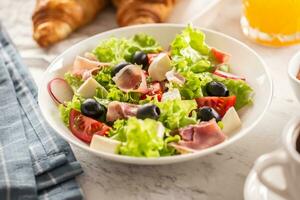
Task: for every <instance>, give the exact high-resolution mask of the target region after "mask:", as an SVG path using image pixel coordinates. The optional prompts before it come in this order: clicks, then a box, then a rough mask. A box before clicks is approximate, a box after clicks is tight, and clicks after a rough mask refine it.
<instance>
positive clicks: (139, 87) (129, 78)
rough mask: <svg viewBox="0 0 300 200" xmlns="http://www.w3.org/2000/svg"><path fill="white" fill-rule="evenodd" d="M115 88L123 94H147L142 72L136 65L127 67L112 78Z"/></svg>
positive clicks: (144, 76)
mask: <svg viewBox="0 0 300 200" xmlns="http://www.w3.org/2000/svg"><path fill="white" fill-rule="evenodd" d="M113 81H114V82H115V83H116V85H117V87H118V88H119V89H120V90H122V91H124V92H139V93H143V94H145V93H147V92H148V88H147V82H146V75H145V73H144V71H143V70H142V69H141V67H140V66H138V65H127V66H126V67H124V68H122V69H121V70H120V71H119V72H118V73H117V74H116V75H115V76H114V78H113Z"/></svg>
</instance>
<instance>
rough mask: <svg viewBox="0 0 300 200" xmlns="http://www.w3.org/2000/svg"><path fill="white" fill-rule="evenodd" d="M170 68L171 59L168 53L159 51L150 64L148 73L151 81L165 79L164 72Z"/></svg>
mask: <svg viewBox="0 0 300 200" xmlns="http://www.w3.org/2000/svg"><path fill="white" fill-rule="evenodd" d="M171 69H172V67H171V60H170V58H169V56H168V54H167V53H160V54H159V55H158V56H157V57H155V58H154V60H153V61H152V63H151V64H150V66H149V68H148V73H149V76H150V77H151V78H152V80H153V81H163V80H165V79H166V73H167V72H168V71H170V70H171Z"/></svg>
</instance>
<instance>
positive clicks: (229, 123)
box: [222, 107, 242, 135]
mask: <svg viewBox="0 0 300 200" xmlns="http://www.w3.org/2000/svg"><path fill="white" fill-rule="evenodd" d="M222 122H223V129H222V131H223V133H225V134H226V135H231V134H232V132H233V131H234V130H236V129H237V128H239V127H240V126H241V125H242V122H241V119H240V117H239V115H238V113H237V112H236V110H235V109H234V107H231V108H229V109H228V110H227V112H226V113H225V115H224V116H223V118H222Z"/></svg>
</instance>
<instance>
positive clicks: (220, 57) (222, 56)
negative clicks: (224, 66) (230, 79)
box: [211, 48, 230, 63]
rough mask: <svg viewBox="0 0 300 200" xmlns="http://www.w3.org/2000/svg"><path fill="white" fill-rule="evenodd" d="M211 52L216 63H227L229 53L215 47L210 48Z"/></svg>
mask: <svg viewBox="0 0 300 200" xmlns="http://www.w3.org/2000/svg"><path fill="white" fill-rule="evenodd" d="M211 52H212V54H213V56H214V57H215V59H216V61H217V62H218V63H227V62H228V61H229V58H230V55H229V54H227V53H225V52H223V51H220V50H218V49H216V48H211Z"/></svg>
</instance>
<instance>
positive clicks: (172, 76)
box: [166, 70, 185, 85]
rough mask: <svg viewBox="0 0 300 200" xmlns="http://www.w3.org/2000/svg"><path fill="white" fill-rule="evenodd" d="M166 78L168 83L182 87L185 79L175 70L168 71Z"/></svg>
mask: <svg viewBox="0 0 300 200" xmlns="http://www.w3.org/2000/svg"><path fill="white" fill-rule="evenodd" d="M166 77H167V80H168V81H169V82H173V83H177V84H179V85H183V84H184V82H185V78H184V77H183V76H182V75H181V74H179V73H178V72H176V71H175V70H171V71H168V72H167V73H166Z"/></svg>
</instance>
